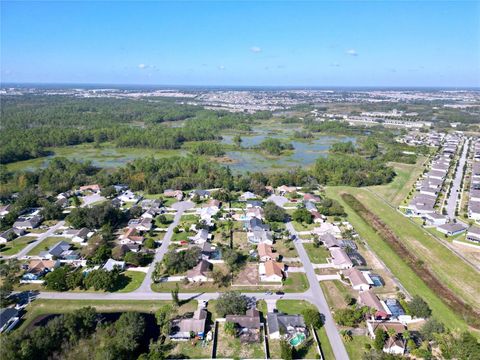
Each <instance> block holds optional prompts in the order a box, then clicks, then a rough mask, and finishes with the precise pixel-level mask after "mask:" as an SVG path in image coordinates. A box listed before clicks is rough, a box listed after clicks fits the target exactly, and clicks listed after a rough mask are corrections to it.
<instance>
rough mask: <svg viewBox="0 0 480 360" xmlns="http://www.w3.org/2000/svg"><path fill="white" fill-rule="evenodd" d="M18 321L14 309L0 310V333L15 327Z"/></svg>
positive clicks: (16, 312) (18, 316)
mask: <svg viewBox="0 0 480 360" xmlns="http://www.w3.org/2000/svg"><path fill="white" fill-rule="evenodd" d="M19 320H20V315H19V313H18V310H17V309H15V308H3V309H1V310H0V333H4V332H5V333H7V332H9V331H10V330H12V329H13V328H14V327H15V325H17V323H18V321H19Z"/></svg>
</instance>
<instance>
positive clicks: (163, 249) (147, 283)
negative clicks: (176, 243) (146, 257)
mask: <svg viewBox="0 0 480 360" xmlns="http://www.w3.org/2000/svg"><path fill="white" fill-rule="evenodd" d="M194 206H195V204H194V203H192V202H190V201H180V202H177V203H175V204H173V205H172V207H173V208H174V209H175V210H177V213H176V214H175V218H174V219H173V222H172V223H171V224H170V226H169V227H168V229H167V232H166V233H165V236H164V237H163V240H162V245H160V247H159V248H158V249H157V251H156V253H155V258H154V260H153V261H152V263H151V264H150V267H149V268H148V272H147V275H146V276H145V279H144V280H143V282H142V285H140V287H139V288H138V289H137V290H135V291H134V293H137V294H138V293H145V294H153V291H152V289H151V286H152V273H153V270H154V269H155V264H156V263H157V262H160V261H162V259H163V257H164V256H165V254H166V253H167V251H168V247H169V245H170V241H171V240H172V235H173V229H174V228H175V227H176V226H177V225H178V224H179V222H180V218H181V217H182V214H183V213H184V212H185V211H186V210H188V209H191V208H192V207H194Z"/></svg>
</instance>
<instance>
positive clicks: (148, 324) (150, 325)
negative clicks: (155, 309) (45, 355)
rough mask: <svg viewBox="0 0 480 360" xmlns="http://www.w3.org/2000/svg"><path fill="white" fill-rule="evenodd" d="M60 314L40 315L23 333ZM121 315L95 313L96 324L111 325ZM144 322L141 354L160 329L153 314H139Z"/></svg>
mask: <svg viewBox="0 0 480 360" xmlns="http://www.w3.org/2000/svg"><path fill="white" fill-rule="evenodd" d="M60 315H61V314H47V315H40V316H39V317H37V318H36V319H34V320H33V321H32V322H31V323H30V324H29V325H28V327H27V329H26V330H25V331H32V330H33V329H34V328H36V327H39V326H45V325H46V324H47V323H48V322H49V321H50V320H52V319H54V318H56V317H58V316H60ZM120 315H122V313H121V312H113V313H97V323H103V324H107V323H112V322H115V321H117V320H118V319H119V318H120ZM141 315H142V316H143V318H144V320H145V332H144V335H143V337H142V338H141V339H140V346H139V349H138V353H139V354H140V353H143V352H147V351H148V347H149V344H150V340H152V341H156V340H157V339H158V337H159V336H160V328H159V327H158V325H157V320H156V319H155V315H154V314H149V313H141Z"/></svg>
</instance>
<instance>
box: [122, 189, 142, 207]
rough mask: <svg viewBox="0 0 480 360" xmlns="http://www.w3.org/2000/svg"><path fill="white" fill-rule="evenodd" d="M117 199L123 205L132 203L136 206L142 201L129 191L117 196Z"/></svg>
mask: <svg viewBox="0 0 480 360" xmlns="http://www.w3.org/2000/svg"><path fill="white" fill-rule="evenodd" d="M117 199H118V200H120V201H122V202H124V203H127V202H133V203H134V204H137V203H138V202H139V201H140V200H141V199H142V197H141V196H138V195H135V194H134V193H133V192H132V191H131V190H126V191H124V192H122V193H121V194H120V195H118V196H117Z"/></svg>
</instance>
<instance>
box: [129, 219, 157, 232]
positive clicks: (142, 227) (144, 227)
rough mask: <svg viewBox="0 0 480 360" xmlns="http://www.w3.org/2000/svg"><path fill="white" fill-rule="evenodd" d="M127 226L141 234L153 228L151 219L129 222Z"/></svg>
mask: <svg viewBox="0 0 480 360" xmlns="http://www.w3.org/2000/svg"><path fill="white" fill-rule="evenodd" d="M127 226H128V227H129V228H132V229H136V230H137V231H140V232H141V231H150V230H151V229H152V227H153V224H152V219H151V218H140V219H132V220H130V221H129V222H128V225H127Z"/></svg>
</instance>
